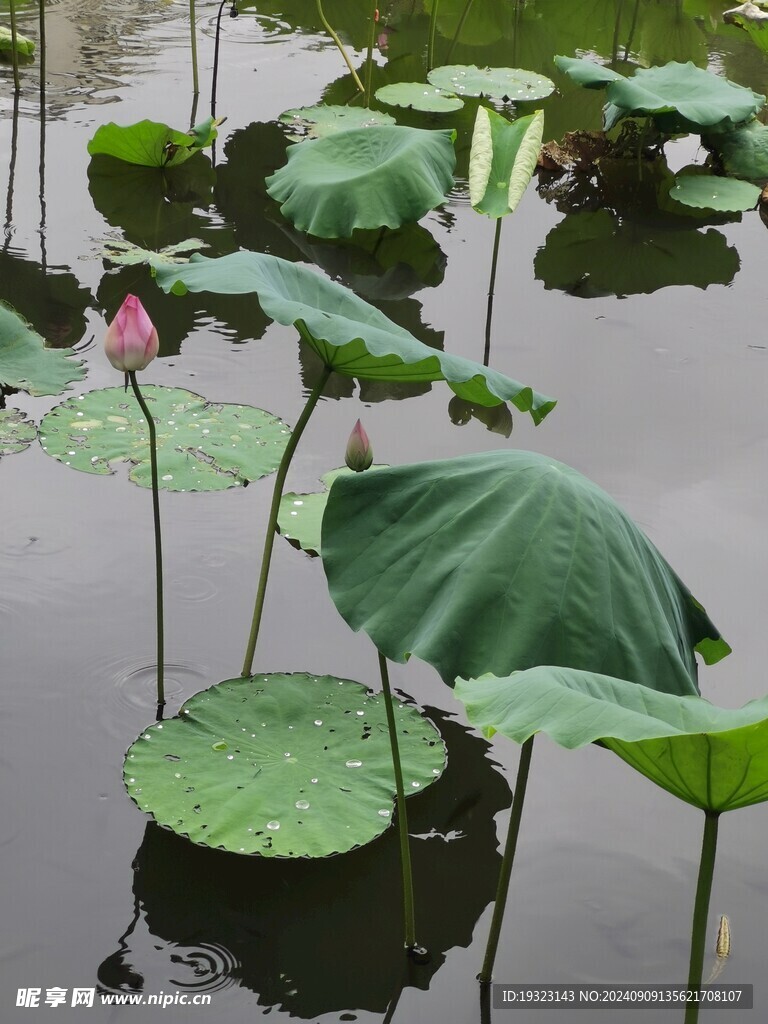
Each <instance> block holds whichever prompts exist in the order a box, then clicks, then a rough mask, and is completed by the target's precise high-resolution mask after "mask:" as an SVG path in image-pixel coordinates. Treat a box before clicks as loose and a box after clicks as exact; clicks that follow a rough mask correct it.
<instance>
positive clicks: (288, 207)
mask: <svg viewBox="0 0 768 1024" xmlns="http://www.w3.org/2000/svg"><path fill="white" fill-rule="evenodd" d="M453 137H454V133H453V132H451V131H450V130H447V129H446V130H442V131H427V130H425V129H423V128H405V127H402V126H400V125H378V126H375V127H373V128H352V129H350V130H349V131H344V132H336V133H335V134H333V135H332V136H328V137H327V138H325V139H313V140H310V141H309V142H306V143H305V144H304V145H301V146H293V147H291V148H290V149H289V150H288V163H287V164H285V166H284V167H281V168H280V169H279V170H278V171H276V172H275V174H273V175H272V176H271V177H270V178H267V193H268V194H269V195H270V196H272V198H273V199H276V200H277V202H278V203H280V204H281V212H282V214H283V216H284V217H286V218H287V219H288V220H289V221H290V222H291V223H292V224H294V225H295V226H296V227H297V228H299V230H300V231H306V232H308V233H309V234H310V235H316V236H317V237H319V238H349V236H350V235H351V234H352V232H353V231H354V230H355V229H357V228H378V227H388V228H398V227H400V225H401V224H404V223H406V222H407V221H417V220H419V218H420V217H423V216H424V214H425V213H428V212H429V211H430V210H433V209H434V208H435V207H436V206H439V205H440V204H441V203H442V202H443V201H444V200H445V195H446V193H447V192H448V191H449V189H450V188H451V187H452V185H453V169H454V166H455V164H456V154H455V152H454V149H453Z"/></svg>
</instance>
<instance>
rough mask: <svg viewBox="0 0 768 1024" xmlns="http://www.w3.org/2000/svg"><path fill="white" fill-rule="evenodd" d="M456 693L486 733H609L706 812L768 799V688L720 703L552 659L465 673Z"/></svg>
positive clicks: (585, 736)
mask: <svg viewBox="0 0 768 1024" xmlns="http://www.w3.org/2000/svg"><path fill="white" fill-rule="evenodd" d="M456 696H457V697H458V698H459V700H461V701H463V702H464V705H465V707H466V711H467V716H468V718H469V720H470V722H471V723H472V724H473V725H475V726H476V727H477V728H479V729H481V730H482V731H483V733H484V735H486V736H491V735H493V733H494V732H500V733H501V734H502V735H503V736H508V737H509V738H510V739H513V740H515V741H516V742H517V743H523V742H525V740H527V739H528V738H529V737H531V736H533V735H534V734H535V733H537V732H544V733H546V734H547V735H548V736H550V737H551V738H552V739H553V740H554V741H555V742H556V743H559V744H560V746H562V747H566V748H568V749H569V750H570V749H573V748H575V747H582V746H584V745H585V744H587V743H592V742H594V741H595V740H600V742H601V743H603V744H604V745H605V746H606V747H608V748H609V749H610V750H613V751H614V753H616V754H618V755H619V757H621V758H622V759H623V760H625V761H626V762H627V763H628V764H631V765H632V767H633V768H636V769H637V770H638V771H639V772H641V773H642V774H643V775H645V776H646V777H647V778H649V779H651V781H652V782H655V783H656V784H657V785H658V786H661V788H662V789H666V790H667V791H668V792H670V793H673V794H674V795H675V796H677V797H679V798H680V799H681V800H685V801H686V803H689V804H693V805H694V807H700V808H701V809H702V810H704V811H716V812H720V811H732V810H735V809H736V808H738V807H748V806H750V805H751V804H756V803H761V802H762V801H764V800H768V697H763V698H762V699H760V700H754V701H750V702H749V703H748V704H745V705H744V707H742V708H736V709H732V708H719V707H716V706H715V705H713V704H710V703H709V701H706V700H703V699H702V698H701V697H695V696H694V697H685V696H683V697H681V696H677V695H674V694H670V693H659V692H658V691H656V690H652V689H649V688H648V687H646V686H639V685H638V684H637V683H631V682H628V681H627V680H626V679H615V678H611V677H610V676H605V675H598V674H596V673H594V672H583V671H577V670H574V669H568V668H557V667H553V666H549V665H546V666H538V667H536V668H532V669H529V670H528V671H526V672H518V673H515V674H514V675H512V676H509V677H507V678H496V677H493V676H487V677H481V678H479V679H472V680H469V681H467V680H463V679H462V680H458V681H457V683H456Z"/></svg>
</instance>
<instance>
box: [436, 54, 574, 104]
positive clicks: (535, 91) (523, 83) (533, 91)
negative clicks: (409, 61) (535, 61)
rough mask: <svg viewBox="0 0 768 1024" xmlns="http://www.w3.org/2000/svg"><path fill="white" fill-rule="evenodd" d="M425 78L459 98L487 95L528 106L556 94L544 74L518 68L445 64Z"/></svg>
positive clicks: (550, 81)
mask: <svg viewBox="0 0 768 1024" xmlns="http://www.w3.org/2000/svg"><path fill="white" fill-rule="evenodd" d="M427 78H428V79H429V81H430V82H431V83H432V85H436V86H437V87H438V88H439V89H445V90H446V91H447V92H454V93H456V94H457V95H458V96H488V97H491V98H494V99H500V100H511V101H512V102H513V103H530V102H534V101H535V100H543V99H544V98H545V97H546V96H549V95H550V94H551V93H553V92H554V91H555V83H554V82H553V81H552V80H551V79H550V78H545V77H544V75H537V74H534V72H533V71H523V70H522V69H521V68H478V67H476V66H475V65H474V64H445V65H443V67H439V68H433V69H432V70H431V71H430V72H429V74H428V75H427Z"/></svg>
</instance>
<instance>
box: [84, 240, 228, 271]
mask: <svg viewBox="0 0 768 1024" xmlns="http://www.w3.org/2000/svg"><path fill="white" fill-rule="evenodd" d="M207 247H208V243H207V242H204V241H203V240H202V239H201V238H187V239H185V240H184V241H183V242H176V244H175V245H166V246H164V247H163V248H162V249H160V250H159V251H158V252H155V251H154V250H152V249H143V248H142V247H141V246H140V245H134V244H133V243H132V242H125V241H123V240H122V239H105V240H104V241H103V242H102V243H101V257H102V259H105V260H107V262H109V263H115V264H117V265H118V266H127V267H132V266H136V265H138V264H141V263H146V265H147V266H148V267H150V268H152V269H153V270H154V269H155V268H156V267H159V266H164V265H165V264H167V263H171V264H173V265H177V264H179V263H188V262H189V256H185V255H183V254H184V253H191V252H194V251H196V250H197V249H206V248H207Z"/></svg>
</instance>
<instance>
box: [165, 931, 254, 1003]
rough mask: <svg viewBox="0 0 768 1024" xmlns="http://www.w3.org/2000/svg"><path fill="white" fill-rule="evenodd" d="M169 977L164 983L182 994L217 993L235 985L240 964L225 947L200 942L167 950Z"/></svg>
mask: <svg viewBox="0 0 768 1024" xmlns="http://www.w3.org/2000/svg"><path fill="white" fill-rule="evenodd" d="M168 952H169V953H170V959H171V963H172V964H173V965H174V970H173V975H172V977H171V978H169V979H168V980H169V981H170V983H171V984H172V985H175V986H176V988H178V989H179V990H181V991H184V992H218V991H220V990H221V989H223V988H228V987H229V986H230V985H235V984H237V982H238V978H237V972H238V970H239V967H240V964H239V962H238V961H237V959H236V958H235V957H234V956H233V954H232V953H230V951H229V950H228V949H227V948H226V946H220V945H218V944H216V943H213V942H201V943H198V945H196V946H173V947H169V949H168Z"/></svg>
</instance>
